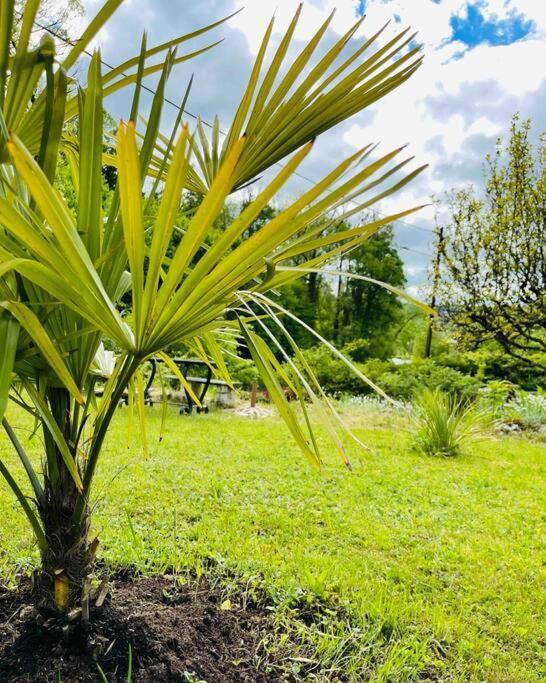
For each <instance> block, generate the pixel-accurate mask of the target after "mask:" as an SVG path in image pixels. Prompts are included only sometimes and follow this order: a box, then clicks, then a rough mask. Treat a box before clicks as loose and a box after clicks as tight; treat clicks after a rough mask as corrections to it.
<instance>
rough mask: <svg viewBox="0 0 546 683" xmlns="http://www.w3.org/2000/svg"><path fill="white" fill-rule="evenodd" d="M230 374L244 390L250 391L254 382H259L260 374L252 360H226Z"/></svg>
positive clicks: (227, 358)
mask: <svg viewBox="0 0 546 683" xmlns="http://www.w3.org/2000/svg"><path fill="white" fill-rule="evenodd" d="M225 362H226V365H227V368H228V370H229V374H230V375H231V378H232V379H233V381H234V382H240V383H241V387H242V388H243V389H249V388H250V385H251V384H252V383H253V382H259V377H260V376H259V373H258V371H257V370H256V366H255V365H254V361H253V360H252V359H251V358H234V357H233V356H228V357H226V358H225Z"/></svg>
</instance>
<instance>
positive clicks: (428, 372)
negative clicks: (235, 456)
mask: <svg viewBox="0 0 546 683" xmlns="http://www.w3.org/2000/svg"><path fill="white" fill-rule="evenodd" d="M378 384H379V386H380V387H381V388H382V389H383V390H384V391H385V392H386V393H387V394H388V395H389V396H390V397H391V398H395V399H400V400H405V401H408V400H411V399H412V398H414V397H415V396H416V395H417V394H418V393H419V392H420V391H422V390H423V389H439V390H441V391H444V392H447V393H450V394H453V395H455V396H456V397H457V398H459V399H464V400H469V399H474V398H476V397H477V395H478V392H479V390H480V386H481V382H480V381H479V380H478V379H476V378H475V377H471V376H469V375H464V374H463V373H462V372H459V371H458V370H454V369H453V368H446V367H442V366H441V365H438V364H437V363H436V362H435V361H414V362H413V363H408V364H406V365H399V366H396V367H395V369H394V370H391V371H390V372H387V373H385V374H383V375H381V377H379V378H378Z"/></svg>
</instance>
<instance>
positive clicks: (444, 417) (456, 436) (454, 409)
mask: <svg viewBox="0 0 546 683" xmlns="http://www.w3.org/2000/svg"><path fill="white" fill-rule="evenodd" d="M412 422H413V426H414V428H415V436H414V444H415V446H416V448H417V449H418V450H419V451H421V452H422V453H424V454H425V455H438V456H444V457H453V456H456V455H460V454H461V453H462V452H463V451H464V450H465V448H467V447H468V446H470V445H471V444H472V443H473V442H475V441H476V440H477V439H479V438H480V437H482V436H483V434H484V428H485V425H486V422H487V413H486V412H485V411H484V410H482V409H481V408H479V407H478V406H477V405H476V404H474V403H470V402H468V401H466V402H465V401H462V400H461V399H457V398H455V397H454V396H453V395H452V394H448V393H445V392H442V391H439V390H438V389H436V390H431V389H426V390H425V391H423V392H422V393H421V394H420V395H419V396H418V397H417V398H416V400H415V402H414V406H413V417H412Z"/></svg>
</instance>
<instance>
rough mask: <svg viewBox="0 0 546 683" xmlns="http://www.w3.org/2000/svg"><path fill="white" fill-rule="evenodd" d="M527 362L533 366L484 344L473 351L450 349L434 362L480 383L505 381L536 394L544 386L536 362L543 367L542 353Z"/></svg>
mask: <svg viewBox="0 0 546 683" xmlns="http://www.w3.org/2000/svg"><path fill="white" fill-rule="evenodd" d="M540 356H541V357H540ZM529 359H530V360H531V361H533V362H534V364H531V363H526V362H524V361H523V360H520V359H518V358H512V357H511V356H508V355H506V354H505V353H503V352H502V351H501V350H499V349H498V348H496V347H491V346H487V345H484V346H482V347H481V348H480V349H477V350H476V351H465V352H460V351H453V350H452V351H450V352H448V353H443V354H441V355H440V356H438V357H437V359H436V360H437V362H438V363H439V364H440V365H445V366H447V367H451V368H454V369H455V370H458V371H459V372H463V373H465V374H470V375H474V376H475V377H477V378H478V379H480V380H482V381H486V382H491V381H495V380H506V381H508V382H511V383H512V384H515V385H518V386H519V387H521V388H522V389H525V390H526V391H536V389H537V387H539V386H546V370H541V369H540V367H538V363H542V365H546V357H545V354H534V355H533V356H529Z"/></svg>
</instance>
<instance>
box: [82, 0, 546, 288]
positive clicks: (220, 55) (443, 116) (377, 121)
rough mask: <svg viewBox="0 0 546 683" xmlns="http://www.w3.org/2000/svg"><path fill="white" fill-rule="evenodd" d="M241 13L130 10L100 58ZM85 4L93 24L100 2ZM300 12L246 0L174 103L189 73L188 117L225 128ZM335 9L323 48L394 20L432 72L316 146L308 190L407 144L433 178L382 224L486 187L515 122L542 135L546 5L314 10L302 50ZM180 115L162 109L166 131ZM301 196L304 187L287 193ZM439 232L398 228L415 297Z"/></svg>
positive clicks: (417, 1) (344, 4) (156, 6)
mask: <svg viewBox="0 0 546 683" xmlns="http://www.w3.org/2000/svg"><path fill="white" fill-rule="evenodd" d="M243 1H244V0H199V1H198V2H187V1H186V0H126V1H125V3H124V4H123V5H122V6H121V8H120V9H119V10H118V11H117V13H116V14H115V15H114V17H113V18H112V19H111V21H110V23H109V24H108V26H107V28H106V29H105V30H103V31H102V32H101V35H100V36H99V40H98V43H99V44H100V47H101V49H102V54H103V58H104V59H105V60H106V61H108V62H110V63H113V64H116V63H118V62H119V61H121V60H122V59H124V58H127V57H129V56H132V55H133V54H134V53H135V52H136V51H137V50H138V43H139V41H140V36H141V33H142V31H143V30H146V31H147V32H148V44H149V45H150V44H155V43H158V42H163V41H165V40H168V39H169V38H171V37H175V36H177V35H179V34H182V33H187V32H189V31H191V30H193V29H195V28H197V27H200V26H203V25H206V24H208V23H211V22H212V21H214V20H216V19H219V18H221V17H223V16H225V15H227V14H230V13H231V12H233V11H234V10H236V9H239V8H240V7H242V6H243ZM84 4H85V6H86V10H87V13H88V14H89V15H90V14H93V13H95V12H96V11H97V9H98V7H100V5H101V4H102V0H85V3H84ZM297 4H298V2H297V1H296V0H246V2H244V9H243V11H242V12H240V13H239V14H238V15H237V16H236V17H234V18H233V19H231V20H230V21H229V22H228V23H227V24H225V25H223V26H221V27H220V28H219V29H216V30H215V31H214V32H213V33H211V34H208V36H207V37H206V38H205V39H200V40H199V41H198V42H196V43H192V47H193V46H194V45H204V44H205V43H206V42H207V40H210V36H214V39H217V38H223V39H224V41H223V43H222V44H221V45H219V46H217V47H216V48H214V49H213V50H212V51H210V52H208V53H207V54H205V55H202V56H200V57H198V58H197V59H195V60H192V62H190V63H188V64H183V65H180V66H179V67H178V68H177V71H176V72H175V74H174V76H173V77H172V78H171V82H170V84H169V92H168V95H169V96H170V97H172V98H173V99H175V100H177V101H179V100H180V98H181V95H182V93H183V91H184V89H185V87H186V84H187V80H188V78H189V76H190V75H191V74H192V73H194V75H195V81H194V83H195V84H194V87H193V90H192V93H191V97H190V100H189V102H188V105H187V108H188V109H189V110H190V111H192V112H195V113H196V114H200V115H201V116H202V117H203V118H204V119H205V120H212V117H213V116H214V114H218V115H219V117H220V121H221V123H222V126H223V127H224V129H225V128H227V126H228V125H229V122H230V121H231V118H232V116H233V112H234V110H235V107H236V105H237V103H238V101H239V98H240V96H241V94H242V92H243V88H244V85H245V81H246V79H247V77H248V74H249V71H250V68H251V65H252V62H253V59H254V56H255V54H256V51H257V49H258V46H259V43H260V40H261V37H262V35H263V32H264V30H265V28H266V25H267V23H268V21H269V19H270V18H271V16H273V14H275V27H276V31H277V32H276V34H275V36H274V39H275V41H278V39H279V37H280V36H281V34H282V32H283V30H284V29H285V28H286V26H287V25H288V22H289V21H290V18H291V17H292V15H293V13H294V11H295V9H296V7H297ZM333 9H336V14H335V16H334V20H333V22H332V28H331V34H330V35H329V36H328V37H327V41H332V40H333V39H334V38H335V37H336V35H340V34H342V33H344V32H345V31H346V30H347V28H348V27H349V26H350V25H351V24H352V23H353V22H354V21H355V19H356V18H358V17H359V16H361V15H362V14H365V15H366V18H365V20H364V22H363V24H362V26H361V28H360V29H359V32H358V33H357V35H356V36H355V40H362V37H364V36H366V35H370V34H371V33H372V32H375V31H376V30H377V29H378V28H379V27H380V26H382V25H383V24H384V23H385V22H386V21H387V20H391V24H390V25H389V27H388V29H387V31H386V32H385V34H384V35H385V39H387V38H388V37H389V36H390V37H392V36H393V35H394V32H397V31H399V30H400V29H401V28H402V27H406V26H408V25H409V26H411V27H412V28H413V29H415V30H417V31H418V32H419V35H418V38H419V41H420V42H421V43H422V44H423V46H424V52H425V61H424V64H423V66H422V67H421V69H420V70H419V71H418V72H417V73H416V74H415V75H414V76H413V77H412V78H411V79H410V80H409V81H408V82H407V83H405V84H404V85H403V86H402V87H401V88H399V89H398V91H395V92H394V93H392V94H390V95H388V96H387V97H386V98H385V99H383V100H381V101H380V102H378V103H376V104H375V105H373V106H372V107H371V108H370V109H367V110H365V111H364V112H362V113H361V114H359V115H357V116H355V117H354V118H353V119H351V120H349V121H347V122H346V123H344V124H342V125H340V126H338V127H337V128H336V129H335V130H333V131H331V132H329V133H328V134H326V135H324V136H323V138H322V139H320V140H319V142H318V144H317V145H316V148H315V149H314V151H313V154H312V157H311V158H310V159H308V160H306V165H305V168H304V169H302V171H303V173H305V175H308V176H309V177H310V178H319V177H321V175H322V174H323V173H325V172H326V170H327V169H329V168H331V165H332V163H333V162H334V161H336V160H339V159H340V158H341V156H342V155H343V156H346V155H348V154H350V153H351V152H352V151H354V150H355V149H356V148H359V147H362V146H364V145H365V144H367V143H368V142H380V143H381V149H384V150H389V149H391V148H393V147H395V146H398V145H400V144H403V143H409V150H410V152H411V154H414V155H415V156H416V158H417V161H418V162H419V164H421V163H428V164H429V165H430V166H429V168H428V169H427V171H425V173H423V174H422V175H421V176H420V177H419V178H418V179H417V180H416V181H415V182H414V183H413V185H412V186H411V188H410V189H408V190H407V191H405V192H403V193H402V194H399V195H398V196H397V197H396V199H392V200H389V201H385V202H383V204H382V205H381V206H380V210H381V212H383V213H386V212H392V211H395V210H399V209H402V208H407V207H409V206H412V205H415V204H420V203H423V202H428V201H430V198H431V195H433V194H435V195H440V196H441V195H442V193H443V192H445V191H446V190H449V189H450V188H453V187H456V186H460V185H468V184H470V183H476V182H478V183H479V182H480V179H481V175H482V167H483V159H484V156H485V154H486V153H487V152H489V151H492V150H493V148H494V144H495V140H496V138H497V136H498V135H499V134H501V133H504V132H505V131H506V130H507V128H508V126H509V122H510V118H511V117H512V115H513V114H514V113H515V112H516V111H518V112H520V113H521V115H522V116H523V117H529V116H530V117H532V119H533V121H534V125H535V133H536V135H538V132H539V131H544V130H546V73H545V70H544V64H546V0H476V1H474V2H468V1H467V0H307V2H305V4H304V10H303V13H302V17H301V20H300V25H299V28H298V31H297V33H296V39H297V41H305V40H306V39H309V38H310V36H311V35H312V34H313V33H314V31H315V30H316V29H317V28H318V26H319V25H320V24H321V23H322V21H324V19H325V18H326V17H327V16H328V15H329V14H330V12H331V11H332V10H333ZM301 44H302V43H301V42H300V46H301ZM355 45H356V43H355ZM128 98H129V94H125V95H116V96H114V97H113V98H111V99H110V101H109V102H108V106H109V108H110V110H111V111H112V113H114V114H115V115H118V116H121V117H124V116H127V111H128ZM175 114H176V112H175V110H174V109H173V108H169V107H167V109H166V112H165V124H166V126H167V125H168V123H169V122H170V121H172V120H174V116H175ZM305 186H306V184H305V181H303V180H301V179H297V180H296V181H295V182H294V183H292V185H291V186H290V187H289V188H288V190H287V192H289V193H296V192H298V191H300V190H302V189H304V187H305ZM432 225H433V211H432V208H430V209H424V210H422V211H421V212H420V213H419V214H415V216H414V217H411V218H409V219H408V220H407V223H398V224H397V225H396V229H395V235H396V241H397V244H398V246H399V247H400V248H401V252H400V253H401V255H402V256H403V258H404V261H405V264H406V272H407V275H408V281H409V285H410V287H411V289H412V291H414V290H415V288H417V287H418V286H419V285H420V284H421V283H423V282H424V280H425V279H426V270H427V266H428V261H429V256H428V254H429V253H430V251H431V246H430V241H431V236H430V229H431V227H432Z"/></svg>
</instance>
